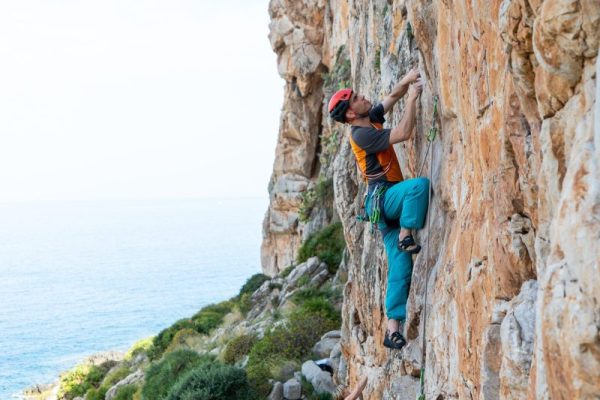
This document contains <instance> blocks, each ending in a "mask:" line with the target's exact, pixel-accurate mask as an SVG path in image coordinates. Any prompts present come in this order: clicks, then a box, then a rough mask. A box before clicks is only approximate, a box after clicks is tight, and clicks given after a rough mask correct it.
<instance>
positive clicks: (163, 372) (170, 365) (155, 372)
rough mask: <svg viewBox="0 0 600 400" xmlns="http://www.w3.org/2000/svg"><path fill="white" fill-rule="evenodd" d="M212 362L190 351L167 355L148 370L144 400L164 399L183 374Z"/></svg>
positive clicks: (209, 358) (143, 394)
mask: <svg viewBox="0 0 600 400" xmlns="http://www.w3.org/2000/svg"><path fill="white" fill-rule="evenodd" d="M212 361H213V358H212V357H208V356H199V355H198V354H197V353H196V352H194V351H190V350H177V351H174V352H172V353H168V354H166V355H165V357H164V358H163V359H162V360H161V361H160V362H158V363H155V364H152V365H150V367H149V368H148V369H147V370H146V376H145V384H144V387H143V388H142V397H143V398H144V400H161V399H163V398H164V397H165V396H166V395H167V393H168V392H169V389H170V388H171V387H172V386H173V385H174V384H175V382H176V381H177V379H178V378H179V377H181V376H182V374H183V373H185V372H187V371H189V370H191V369H193V368H195V367H197V366H199V365H202V364H206V363H211V362H212Z"/></svg>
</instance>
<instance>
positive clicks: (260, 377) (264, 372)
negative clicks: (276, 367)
mask: <svg viewBox="0 0 600 400" xmlns="http://www.w3.org/2000/svg"><path fill="white" fill-rule="evenodd" d="M273 360H274V359H273V358H270V359H268V360H264V362H262V363H260V362H253V363H250V362H248V365H247V366H246V373H247V374H248V382H249V384H250V387H251V388H252V389H253V390H254V391H255V392H256V393H257V394H258V396H259V398H261V399H264V398H265V397H267V395H268V394H269V392H270V391H271V384H270V383H269V379H270V378H271V377H272V376H273V373H272V372H271V370H270V367H271V366H272V365H271V363H272V362H273Z"/></svg>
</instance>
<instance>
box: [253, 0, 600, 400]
mask: <svg viewBox="0 0 600 400" xmlns="http://www.w3.org/2000/svg"><path fill="white" fill-rule="evenodd" d="M270 14H271V17H272V23H271V35H270V39H271V43H272V46H273V49H274V50H275V51H276V52H277V54H278V68H279V73H280V74H281V76H282V77H284V79H285V80H286V91H285V99H284V107H283V111H282V117H281V128H280V139H279V142H278V147H277V153H276V161H275V167H274V172H273V178H272V181H271V185H270V194H271V206H270V208H269V210H268V212H267V216H266V218H265V225H264V235H265V240H264V243H263V249H262V250H263V269H264V270H265V271H266V272H267V273H271V274H273V273H275V272H276V271H278V270H281V269H283V268H285V267H286V266H287V265H289V264H290V263H292V262H293V260H294V257H295V252H296V250H297V248H298V246H299V244H300V243H301V241H302V238H303V236H304V237H305V236H306V234H307V232H310V231H314V230H315V229H318V228H319V227H321V226H323V225H325V224H327V223H328V222H329V220H330V217H329V215H325V214H326V213H324V212H323V211H322V210H320V209H319V208H318V207H316V208H315V209H314V210H313V212H312V214H311V219H309V221H308V222H306V223H299V222H298V213H299V210H300V208H301V207H302V193H303V192H304V191H306V190H307V189H308V188H310V187H311V186H314V185H315V184H316V183H317V181H318V180H319V179H321V178H320V177H323V176H325V177H326V178H327V177H330V176H333V178H334V180H333V182H334V189H335V210H336V212H337V214H338V215H339V217H340V219H341V220H342V222H343V225H344V233H345V238H346V242H347V245H348V250H349V258H348V260H347V265H348V269H349V281H348V283H347V285H346V288H345V293H344V294H345V299H344V312H343V315H344V324H343V330H342V353H343V355H344V361H343V362H342V364H344V365H346V366H347V367H346V368H345V371H344V374H346V373H347V375H346V376H347V379H348V382H349V383H353V382H356V380H357V378H358V377H359V376H362V375H367V376H369V378H370V379H369V384H368V386H367V388H366V391H365V394H366V395H367V396H366V397H367V398H369V399H381V398H385V399H401V398H407V399H408V398H411V399H412V398H414V393H415V391H418V376H419V369H420V367H421V357H420V350H421V349H420V346H421V335H423V334H424V325H425V324H424V322H425V321H424V320H423V315H424V313H423V308H424V293H425V288H426V280H427V281H428V284H427V288H428V305H427V321H426V326H427V331H426V335H425V336H426V343H427V358H426V372H425V382H426V394H427V398H431V399H451V398H460V399H494V398H503V399H526V398H529V399H591V398H598V396H599V394H600V334H599V330H600V271H599V259H600V166H599V163H600V123H599V122H598V121H595V119H597V118H600V105H599V103H598V102H597V101H596V99H597V98H598V96H600V94H599V93H600V92H599V91H600V89H599V88H598V85H597V76H598V74H599V73H600V61H598V48H599V45H600V2H599V1H597V0H503V1H499V0H489V1H483V0H474V1H470V0H469V1H466V0H460V1H452V2H450V1H445V0H439V1H426V0H412V1H411V0H406V1H398V0H396V1H391V0H390V1H385V0H354V1H353V0H331V1H325V0H303V1H292V0H272V1H271V4H270ZM409 24H410V26H411V28H412V29H409ZM346 60H349V66H350V69H349V71H350V73H351V84H352V87H353V88H354V89H355V90H357V91H359V92H361V93H363V94H365V95H366V96H367V97H370V98H372V99H379V98H380V97H381V96H382V95H383V94H385V93H386V92H387V91H388V90H389V89H390V88H391V87H392V86H393V84H394V83H396V82H397V81H398V80H399V79H400V78H401V76H402V75H403V74H404V73H405V72H406V71H408V70H409V69H410V68H411V67H412V66H414V65H418V66H419V68H420V69H421V71H422V76H423V77H424V78H425V80H426V86H425V89H424V91H423V94H422V96H421V102H420V104H421V107H420V110H419V113H418V124H417V129H416V130H415V132H414V136H413V139H411V140H409V141H407V142H404V143H402V144H400V145H397V148H396V151H397V153H398V156H399V159H400V163H401V166H402V168H403V171H404V175H405V176H406V177H414V176H416V174H417V173H418V171H419V170H420V167H421V165H425V167H424V172H423V174H424V175H428V176H430V177H431V179H432V183H433V190H434V196H433V198H432V208H431V210H430V212H429V224H430V228H429V230H427V229H425V230H422V231H421V232H419V234H418V237H419V240H420V241H421V242H422V243H423V244H425V243H429V247H428V250H429V251H428V257H427V255H426V252H425V251H422V252H421V254H420V255H419V256H418V257H417V258H416V259H415V267H414V272H413V281H412V282H413V283H412V287H411V293H410V298H409V317H408V320H407V336H408V339H409V345H408V346H407V347H406V348H405V349H404V350H402V352H401V353H398V352H390V351H388V350H387V349H385V348H384V347H383V346H382V344H381V343H382V339H383V327H384V324H385V313H384V305H383V304H384V297H385V289H386V279H385V277H386V274H387V265H386V263H385V256H384V254H383V249H382V245H381V241H380V238H379V237H378V235H379V233H377V232H375V233H371V232H370V230H369V229H365V228H366V225H364V224H363V223H361V222H358V221H356V218H355V217H356V215H358V214H360V213H361V203H362V195H363V193H364V191H365V185H364V183H363V182H362V181H361V179H360V178H359V176H358V175H357V171H356V167H355V164H354V159H353V156H352V152H351V150H350V146H349V143H348V138H347V130H346V128H343V127H341V126H335V125H332V123H331V122H330V121H328V120H327V118H326V113H324V111H325V104H326V102H327V100H328V99H327V97H328V94H329V93H330V92H331V87H328V85H331V82H330V81H331V78H332V77H337V75H336V74H337V72H338V71H339V70H340V68H342V67H343V66H344V65H345V63H347V61H346ZM434 96H439V109H440V116H439V118H438V120H437V121H436V122H437V124H438V126H440V134H439V135H438V137H437V139H436V140H435V142H434V143H433V145H432V148H431V151H430V152H429V153H428V154H429V155H430V156H431V157H432V161H430V159H429V158H426V157H425V156H426V152H427V142H426V141H425V139H424V133H425V132H426V130H427V129H428V128H429V126H430V125H431V123H432V109H433V97H434ZM401 115H402V102H400V103H399V104H398V105H397V106H396V107H395V109H394V110H393V112H392V113H391V114H389V115H388V126H393V125H394V124H395V123H397V122H398V121H399V120H400V118H401ZM338 134H339V135H338ZM331 138H334V139H335V138H339V140H340V143H339V146H338V147H335V161H334V162H331V163H329V164H327V163H326V162H325V161H324V160H323V159H322V157H321V158H319V154H320V153H321V154H322V153H323V149H324V148H325V146H324V145H323V144H324V143H325V139H328V140H329V141H328V142H327V143H330V140H331ZM430 162H431V163H432V164H431V165H432V168H431V169H430V168H429V165H430V164H429V163H430ZM426 271H429V275H427V274H426ZM427 276H428V279H427Z"/></svg>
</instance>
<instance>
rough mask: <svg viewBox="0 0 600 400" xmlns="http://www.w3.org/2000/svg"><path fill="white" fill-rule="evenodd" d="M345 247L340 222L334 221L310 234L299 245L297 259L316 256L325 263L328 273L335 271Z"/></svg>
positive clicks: (299, 260)
mask: <svg viewBox="0 0 600 400" xmlns="http://www.w3.org/2000/svg"><path fill="white" fill-rule="evenodd" d="M345 248H346V242H345V241H344V233H343V230H342V224H341V223H340V222H336V223H333V224H330V225H328V226H326V227H325V228H323V229H322V230H320V231H318V232H315V233H313V234H312V235H310V236H309V237H308V239H306V241H305V242H304V243H302V246H300V249H299V250H298V260H297V261H298V263H302V262H305V261H306V260H308V259H309V258H310V257H313V256H317V257H319V259H321V260H322V261H324V262H325V263H326V264H327V267H328V270H329V272H330V273H335V271H337V268H338V266H339V264H340V262H341V261H342V255H343V253H344V249H345Z"/></svg>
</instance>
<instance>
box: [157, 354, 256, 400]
mask: <svg viewBox="0 0 600 400" xmlns="http://www.w3.org/2000/svg"><path fill="white" fill-rule="evenodd" d="M232 399H239V400H245V399H248V400H250V399H251V395H250V387H249V386H248V379H247V377H246V372H244V370H243V369H240V368H235V367H232V366H228V365H221V364H217V363H214V364H204V365H201V366H199V367H197V368H194V369H193V370H191V371H189V372H187V373H186V374H185V375H184V376H182V377H181V379H180V380H178V381H177V383H176V384H175V385H174V386H173V387H172V388H171V390H170V391H169V394H168V395H167V397H166V400H232Z"/></svg>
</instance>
